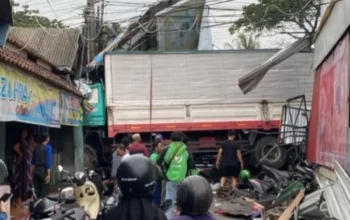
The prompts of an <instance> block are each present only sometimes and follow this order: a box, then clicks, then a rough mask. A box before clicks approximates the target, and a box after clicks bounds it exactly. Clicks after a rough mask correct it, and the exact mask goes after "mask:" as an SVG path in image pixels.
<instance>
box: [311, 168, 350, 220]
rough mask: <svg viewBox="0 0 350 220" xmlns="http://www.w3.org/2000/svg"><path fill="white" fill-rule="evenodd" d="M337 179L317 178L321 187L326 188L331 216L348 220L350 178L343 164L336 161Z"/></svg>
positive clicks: (349, 212)
mask: <svg viewBox="0 0 350 220" xmlns="http://www.w3.org/2000/svg"><path fill="white" fill-rule="evenodd" d="M334 170H335V174H336V177H337V179H336V180H335V181H334V182H332V181H330V180H321V179H319V178H318V179H317V181H318V184H319V185H320V187H321V189H324V198H325V200H326V203H327V207H328V211H329V214H330V217H333V218H335V219H338V220H347V219H349V216H350V178H349V176H348V174H347V173H346V172H345V170H344V169H343V168H342V167H341V165H340V164H339V163H338V162H337V161H335V169H334Z"/></svg>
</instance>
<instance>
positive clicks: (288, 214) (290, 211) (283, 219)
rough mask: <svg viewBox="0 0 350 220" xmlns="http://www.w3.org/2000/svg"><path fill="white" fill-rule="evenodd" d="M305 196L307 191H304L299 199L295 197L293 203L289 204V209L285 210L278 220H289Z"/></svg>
mask: <svg viewBox="0 0 350 220" xmlns="http://www.w3.org/2000/svg"><path fill="white" fill-rule="evenodd" d="M304 196H305V189H302V190H301V191H300V192H299V194H298V195H297V197H295V199H294V200H293V202H292V203H291V204H289V206H288V208H287V209H286V210H284V212H283V214H282V215H281V216H280V217H279V218H278V220H289V219H290V218H291V217H292V215H293V211H294V209H295V208H296V207H297V206H298V205H299V203H300V202H301V201H302V200H303V198H304Z"/></svg>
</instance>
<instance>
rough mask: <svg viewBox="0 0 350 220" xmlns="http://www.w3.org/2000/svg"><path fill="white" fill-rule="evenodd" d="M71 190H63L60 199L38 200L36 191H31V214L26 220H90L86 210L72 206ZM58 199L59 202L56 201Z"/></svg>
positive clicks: (29, 193) (47, 198)
mask: <svg viewBox="0 0 350 220" xmlns="http://www.w3.org/2000/svg"><path fill="white" fill-rule="evenodd" d="M72 192H73V191H71V190H70V189H68V188H67V189H63V190H62V191H61V192H60V194H59V197H58V199H57V198H56V197H55V196H54V197H49V196H48V197H46V198H43V199H37V196H36V193H35V190H34V189H31V190H30V191H29V192H28V193H27V194H28V197H29V198H28V199H29V201H28V202H29V204H28V205H29V208H30V214H29V215H28V216H26V217H24V218H23V219H24V220H41V219H46V220H49V219H53V220H65V219H67V220H68V219H78V220H90V216H89V215H88V213H87V212H85V210H83V209H82V208H80V207H78V206H71V204H72V203H71V202H70V199H71V198H72V197H71V196H72ZM56 199H57V200H56Z"/></svg>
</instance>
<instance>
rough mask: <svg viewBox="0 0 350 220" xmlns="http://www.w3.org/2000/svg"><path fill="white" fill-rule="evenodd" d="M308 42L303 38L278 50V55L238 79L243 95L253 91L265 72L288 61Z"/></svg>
mask: <svg viewBox="0 0 350 220" xmlns="http://www.w3.org/2000/svg"><path fill="white" fill-rule="evenodd" d="M310 41H311V38H310V37H305V38H303V39H300V40H298V41H296V42H294V43H293V44H291V45H289V46H288V47H286V48H284V49H282V50H280V51H279V52H278V53H276V54H275V55H273V56H272V57H271V58H270V59H268V60H267V61H266V62H265V63H264V64H262V65H261V66H259V67H258V68H256V69H255V70H253V71H252V72H250V73H248V74H247V75H245V76H243V77H242V78H240V79H239V80H238V85H239V87H240V88H241V90H242V92H243V93H244V94H247V93H248V92H250V91H252V90H253V89H255V87H256V86H257V85H258V84H259V83H260V81H261V80H262V79H263V78H264V77H265V75H266V74H267V72H268V71H269V70H270V69H271V68H272V67H274V66H276V65H277V64H279V63H281V62H282V61H284V60H286V59H288V58H289V57H291V56H292V55H294V54H296V53H297V52H299V51H301V50H302V49H304V48H306V47H307V46H309V45H310Z"/></svg>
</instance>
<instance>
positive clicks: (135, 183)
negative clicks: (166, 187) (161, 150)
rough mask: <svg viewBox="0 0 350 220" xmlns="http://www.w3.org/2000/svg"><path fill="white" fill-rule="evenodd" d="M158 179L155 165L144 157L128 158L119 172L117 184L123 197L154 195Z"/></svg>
mask: <svg viewBox="0 0 350 220" xmlns="http://www.w3.org/2000/svg"><path fill="white" fill-rule="evenodd" d="M156 179H157V175H156V170H155V167H154V165H153V163H152V162H151V161H150V160H149V159H148V158H147V157H145V156H142V155H132V156H129V157H126V158H125V159H123V160H122V161H121V163H120V165H119V167H118V170H117V182H118V186H119V189H120V191H121V193H122V194H123V197H141V196H148V195H152V194H153V191H154V189H155V186H156Z"/></svg>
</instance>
